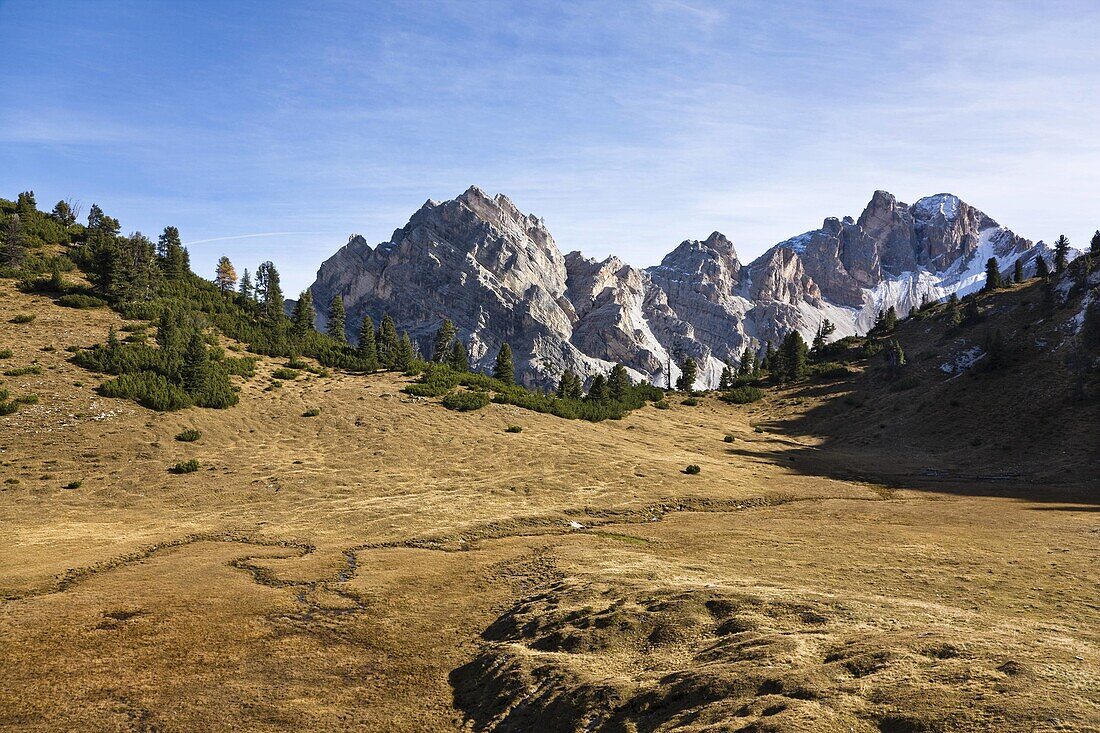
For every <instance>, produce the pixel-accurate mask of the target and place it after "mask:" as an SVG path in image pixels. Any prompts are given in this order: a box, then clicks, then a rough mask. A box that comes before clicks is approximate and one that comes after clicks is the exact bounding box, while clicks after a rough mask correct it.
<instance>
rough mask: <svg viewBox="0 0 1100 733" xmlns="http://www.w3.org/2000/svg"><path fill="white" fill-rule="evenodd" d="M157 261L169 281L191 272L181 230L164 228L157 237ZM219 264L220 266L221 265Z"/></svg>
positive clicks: (189, 259)
mask: <svg viewBox="0 0 1100 733" xmlns="http://www.w3.org/2000/svg"><path fill="white" fill-rule="evenodd" d="M157 260H158V263H159V264H160V269H161V270H162V271H163V272H164V276H165V277H166V278H168V279H169V280H178V279H179V278H181V277H183V276H184V275H185V274H187V273H188V272H190V271H191V257H190V255H188V254H187V249H186V248H185V247H184V246H183V242H182V241H181V240H180V230H179V229H176V228H175V227H164V231H163V232H162V233H161V235H160V236H159V237H157ZM226 261H227V262H228V260H226ZM218 264H219V266H220V264H221V263H220V262H219V263H218ZM223 292H224V291H223Z"/></svg>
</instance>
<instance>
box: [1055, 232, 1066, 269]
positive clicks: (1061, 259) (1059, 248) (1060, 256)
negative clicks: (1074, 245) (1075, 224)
mask: <svg viewBox="0 0 1100 733" xmlns="http://www.w3.org/2000/svg"><path fill="white" fill-rule="evenodd" d="M1068 264H1069V239H1067V238H1066V235H1065V234H1062V235H1059V237H1058V240H1057V241H1055V242H1054V272H1055V273H1057V274H1058V275H1061V274H1062V273H1063V272H1065V271H1066V265H1068Z"/></svg>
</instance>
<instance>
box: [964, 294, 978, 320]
mask: <svg viewBox="0 0 1100 733" xmlns="http://www.w3.org/2000/svg"><path fill="white" fill-rule="evenodd" d="M981 318H982V311H981V309H979V308H978V299H977V298H975V297H974V296H973V295H971V296H969V297H968V298H967V299H966V308H965V313H964V314H963V319H964V320H965V321H966V322H967V323H977V322H978V321H980V320H981Z"/></svg>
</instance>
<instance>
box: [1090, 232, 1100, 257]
mask: <svg viewBox="0 0 1100 733" xmlns="http://www.w3.org/2000/svg"><path fill="white" fill-rule="evenodd" d="M1089 252H1090V253H1091V254H1092V255H1093V256H1094V257H1096V256H1100V229H1097V230H1096V234H1093V235H1092V241H1091V242H1090V243H1089Z"/></svg>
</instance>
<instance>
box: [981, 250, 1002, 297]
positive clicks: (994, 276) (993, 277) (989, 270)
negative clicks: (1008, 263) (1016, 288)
mask: <svg viewBox="0 0 1100 733" xmlns="http://www.w3.org/2000/svg"><path fill="white" fill-rule="evenodd" d="M1002 287H1004V281H1003V280H1002V279H1001V266H1000V265H999V264H998V263H997V258H996V257H990V258H989V259H988V260H986V262H985V287H984V288H983V290H988V291H992V290H998V289H999V288H1002Z"/></svg>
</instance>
